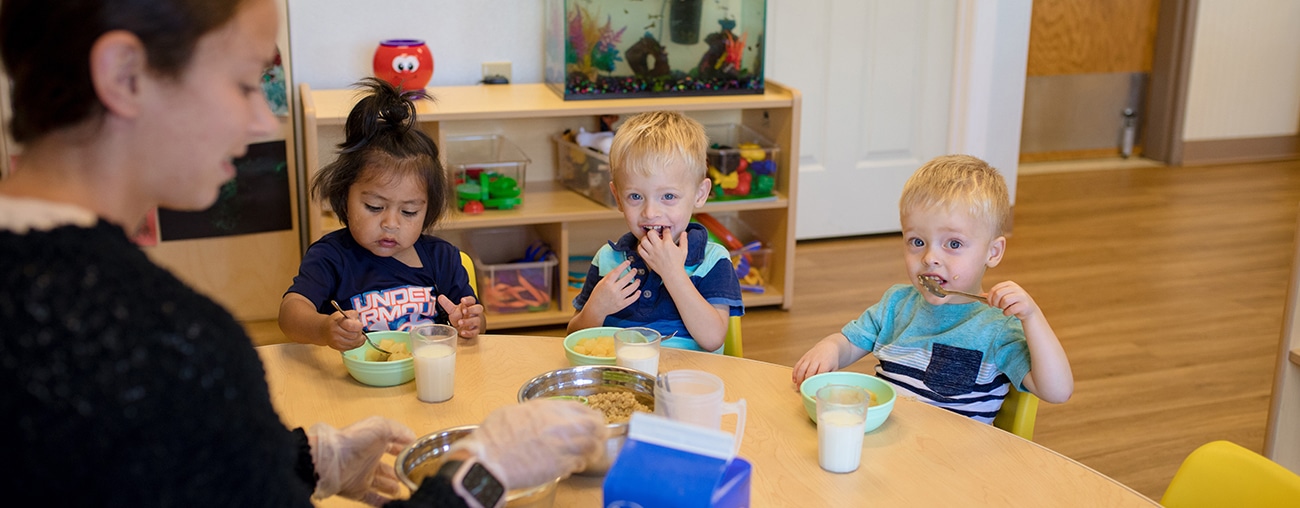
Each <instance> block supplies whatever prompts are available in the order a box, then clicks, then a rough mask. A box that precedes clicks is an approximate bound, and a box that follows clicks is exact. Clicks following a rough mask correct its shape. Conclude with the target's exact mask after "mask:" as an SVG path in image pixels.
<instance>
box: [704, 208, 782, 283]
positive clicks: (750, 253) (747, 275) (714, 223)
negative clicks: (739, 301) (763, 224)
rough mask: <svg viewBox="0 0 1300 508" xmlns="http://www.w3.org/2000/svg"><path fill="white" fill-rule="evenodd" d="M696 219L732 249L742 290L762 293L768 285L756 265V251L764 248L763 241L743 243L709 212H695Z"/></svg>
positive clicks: (733, 264)
mask: <svg viewBox="0 0 1300 508" xmlns="http://www.w3.org/2000/svg"><path fill="white" fill-rule="evenodd" d="M695 220H696V221H697V222H699V223H700V224H701V225H703V226H704V229H707V230H708V231H709V239H710V240H713V241H715V242H718V243H719V244H722V246H724V247H726V248H727V250H728V251H731V265H732V266H733V267H735V268H736V278H737V279H740V290H741V291H749V292H751V293H762V292H763V291H764V289H763V288H764V287H765V285H766V281H764V280H763V274H762V273H759V271H758V267H757V266H755V260H754V253H756V252H758V251H759V250H761V249H762V248H763V242H759V241H753V242H749V243H747V244H745V243H741V242H740V239H739V238H736V235H734V234H732V232H731V230H729V229H727V227H726V226H723V225H722V223H721V222H719V221H718V219H715V218H714V217H713V216H712V215H709V214H707V213H697V214H695Z"/></svg>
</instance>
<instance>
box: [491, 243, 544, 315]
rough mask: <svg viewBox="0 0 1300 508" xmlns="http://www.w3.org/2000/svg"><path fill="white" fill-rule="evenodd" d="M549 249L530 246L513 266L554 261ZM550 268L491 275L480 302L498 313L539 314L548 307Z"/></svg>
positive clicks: (509, 271) (539, 245)
mask: <svg viewBox="0 0 1300 508" xmlns="http://www.w3.org/2000/svg"><path fill="white" fill-rule="evenodd" d="M554 257H555V254H554V253H553V252H551V248H550V246H548V245H546V244H545V243H543V242H540V241H539V242H533V244H532V245H529V246H528V249H527V251H525V253H524V257H523V258H522V259H519V260H517V261H515V262H516V263H530V262H537V261H546V260H548V259H551V258H554ZM550 270H551V269H550V268H549V267H548V268H542V269H517V270H502V271H499V272H497V273H495V277H493V281H492V284H491V285H490V286H488V287H486V288H484V292H485V293H486V294H485V295H484V298H485V300H486V301H488V302H490V306H491V307H492V308H493V309H494V310H496V311H499V312H511V311H525V310H526V311H542V310H547V309H549V308H550V306H551V293H550V282H549V280H548V276H549V274H550Z"/></svg>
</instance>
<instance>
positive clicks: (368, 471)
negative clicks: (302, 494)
mask: <svg viewBox="0 0 1300 508" xmlns="http://www.w3.org/2000/svg"><path fill="white" fill-rule="evenodd" d="M307 437H308V440H309V441H310V442H311V443H312V446H311V458H312V463H313V464H314V465H315V466H316V474H317V475H319V476H320V480H319V481H317V482H316V492H314V493H313V494H312V497H314V498H316V499H324V498H327V497H329V496H332V495H335V494H338V495H341V496H343V497H346V498H349V499H355V500H357V501H361V502H363V503H366V504H369V505H372V506H379V505H381V504H384V503H385V502H387V501H389V500H390V499H391V498H392V497H393V496H396V495H398V494H399V493H400V492H401V489H400V486H401V484H400V483H398V481H397V475H396V473H394V472H393V468H392V467H390V466H387V465H385V464H383V463H381V462H380V461H379V459H380V458H382V457H383V456H384V454H385V453H390V454H397V453H399V452H401V451H402V449H403V448H405V447H406V446H407V445H409V444H411V442H413V441H415V433H414V432H411V429H408V428H406V426H405V425H402V424H400V423H397V422H395V421H393V420H389V419H387V418H383V417H379V416H372V417H370V418H366V419H365V420H361V421H359V422H357V423H354V424H352V425H349V426H347V427H344V428H343V429H341V430H340V429H335V428H334V427H331V426H329V425H326V424H324V423H317V424H316V425H313V426H312V427H311V428H310V429H308V430H307Z"/></svg>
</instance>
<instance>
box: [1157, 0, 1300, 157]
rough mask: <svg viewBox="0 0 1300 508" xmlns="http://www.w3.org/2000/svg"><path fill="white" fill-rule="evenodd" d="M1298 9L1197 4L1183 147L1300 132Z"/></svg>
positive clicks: (1235, 1)
mask: <svg viewBox="0 0 1300 508" xmlns="http://www.w3.org/2000/svg"><path fill="white" fill-rule="evenodd" d="M1297 27H1300V2H1296V1H1293V0H1246V1H1242V0H1200V2H1199V5H1198V7H1197V12H1196V27H1195V32H1194V35H1193V43H1192V44H1193V46H1192V62H1191V71H1190V76H1189V79H1188V84H1187V116H1186V117H1185V123H1184V125H1183V140H1184V141H1200V140H1213V139H1233V138H1264V137H1276V136H1291V135H1295V134H1296V133H1297V129H1300V37H1297V36H1296V28H1297Z"/></svg>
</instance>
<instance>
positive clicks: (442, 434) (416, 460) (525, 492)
mask: <svg viewBox="0 0 1300 508" xmlns="http://www.w3.org/2000/svg"><path fill="white" fill-rule="evenodd" d="M477 428H478V425H464V426H460V427H451V428H449V429H443V430H440V431H437V432H434V433H432V434H428V435H425V436H423V437H421V438H420V439H417V440H415V442H414V443H411V445H410V446H407V447H406V449H404V450H402V453H399V454H397V460H396V461H394V462H393V469H395V470H396V472H397V478H398V479H399V480H401V481H402V483H403V484H405V485H406V487H407V488H409V489H411V490H412V491H414V490H415V489H416V488H417V487H419V486H420V482H422V481H424V479H425V478H426V477H429V476H433V475H434V474H437V472H438V468H439V467H441V466H442V457H443V456H444V455H446V454H447V453H448V452H450V451H451V444H452V443H455V442H456V441H458V440H460V439H462V438H464V437H465V436H468V435H470V434H471V433H473V432H474V429H477ZM557 483H559V480H558V479H556V480H555V481H553V482H549V483H544V484H541V485H538V486H536V487H532V488H528V489H514V490H511V491H509V492H506V506H509V507H512V508H514V507H518V508H550V506H551V505H553V504H555V485H556V484H557Z"/></svg>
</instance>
